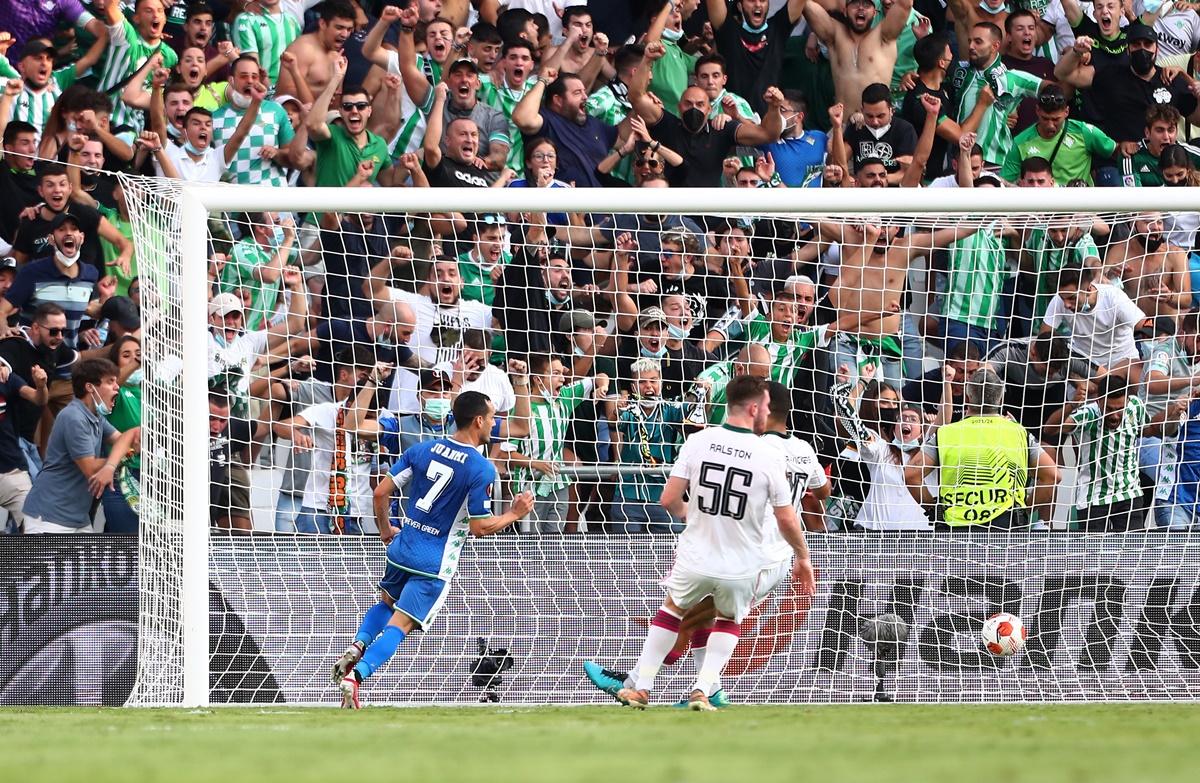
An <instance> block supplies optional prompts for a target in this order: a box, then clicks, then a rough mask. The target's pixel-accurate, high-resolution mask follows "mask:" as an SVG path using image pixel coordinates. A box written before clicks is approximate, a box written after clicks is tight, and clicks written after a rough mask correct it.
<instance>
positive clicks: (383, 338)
mask: <svg viewBox="0 0 1200 783" xmlns="http://www.w3.org/2000/svg"><path fill="white" fill-rule="evenodd" d="M375 344H376V345H378V346H381V347H383V348H394V347H396V343H394V342H393V341H392V338H391V337H388V336H387V335H386V334H381V335H379V336H378V337H376V338H375Z"/></svg>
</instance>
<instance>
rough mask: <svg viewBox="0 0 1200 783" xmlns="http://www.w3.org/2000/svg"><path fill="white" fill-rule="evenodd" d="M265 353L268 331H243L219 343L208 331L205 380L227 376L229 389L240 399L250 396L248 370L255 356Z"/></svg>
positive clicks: (255, 359)
mask: <svg viewBox="0 0 1200 783" xmlns="http://www.w3.org/2000/svg"><path fill="white" fill-rule="evenodd" d="M266 352H267V331H266V330H265V329H262V330H259V331H257V332H244V333H243V334H240V335H238V336H237V337H236V338H235V339H234V340H233V342H231V343H229V345H224V346H223V345H221V344H220V343H219V342H217V338H216V337H215V336H214V335H213V333H212V330H211V329H210V330H209V332H208V379H209V382H210V383H211V382H212V380H213V379H214V378H216V377H218V376H227V377H228V383H229V391H230V393H232V394H234V395H235V396H237V397H240V398H243V399H244V398H248V397H249V395H250V372H251V370H253V369H254V364H255V362H257V361H258V357H259V356H262V355H263V354H264V353H266Z"/></svg>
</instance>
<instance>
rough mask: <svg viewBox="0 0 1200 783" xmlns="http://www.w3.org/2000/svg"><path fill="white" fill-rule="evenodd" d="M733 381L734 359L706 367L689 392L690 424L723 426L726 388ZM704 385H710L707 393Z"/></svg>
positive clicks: (688, 415) (688, 418)
mask: <svg viewBox="0 0 1200 783" xmlns="http://www.w3.org/2000/svg"><path fill="white" fill-rule="evenodd" d="M731 380H733V360H732V359H729V360H726V361H723V362H717V363H716V364H714V365H711V366H710V367H706V368H705V369H704V370H703V371H702V372H701V373H700V374H699V375H697V376H696V381H697V383H695V384H693V385H692V389H691V391H689V392H688V398H689V400H690V402H691V407H690V410H689V411H688V414H687V420H688V423H689V424H695V425H697V426H703V425H704V424H705V423H706V422H707V423H708V424H721V423H722V422H724V421H725V387H726V386H728V385H729V382H730V381H731ZM704 383H707V385H708V391H707V392H706V391H705V390H704V385H703V384H704Z"/></svg>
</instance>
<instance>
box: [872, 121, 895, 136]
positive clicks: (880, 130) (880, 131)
mask: <svg viewBox="0 0 1200 783" xmlns="http://www.w3.org/2000/svg"><path fill="white" fill-rule="evenodd" d="M891 129H892V124H891V123H890V122H889V123H888V124H887V125H884V126H883V127H881V128H871V127H868V128H867V130H868V131H869V132H870V134H871V135H872V136H874V137H875V138H876V139H882V138H883V135H884V134H885V133H887V132H888V131H889V130H891Z"/></svg>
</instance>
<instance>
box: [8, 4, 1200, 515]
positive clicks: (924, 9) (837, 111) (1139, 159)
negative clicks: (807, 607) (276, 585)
mask: <svg viewBox="0 0 1200 783" xmlns="http://www.w3.org/2000/svg"><path fill="white" fill-rule="evenodd" d="M393 2H395V3H396V5H388V4H386V3H384V2H372V1H371V0H358V2H355V1H354V0H326V1H325V2H323V3H320V4H317V2H316V0H251V1H250V2H246V1H245V0H210V2H204V1H203V0H201V1H190V2H185V0H176V1H175V2H172V1H171V0H93V2H81V0H38V1H37V2H33V1H32V0H30V1H28V2H27V1H25V0H17V2H13V3H9V4H7V5H6V6H5V7H3V8H0V54H3V55H4V56H3V57H0V79H3V80H4V90H3V94H2V95H0V128H2V129H3V153H4V164H3V165H2V166H0V194H3V196H2V198H0V251H3V253H0V255H2V256H3V261H2V262H0V316H2V317H3V322H0V330H2V331H3V334H2V335H0V337H3V339H2V340H0V462H2V464H0V506H3V507H4V509H6V510H7V512H8V522H7V530H8V532H19V531H24V532H26V533H44V532H56V533H66V532H79V531H89V532H90V531H92V530H94V529H96V528H97V524H96V520H97V518H98V513H97V510H98V507H102V508H103V515H102V516H103V520H104V522H103V529H104V530H106V531H109V532H133V531H135V530H136V529H137V525H138V513H137V511H138V505H139V491H140V490H139V471H140V460H141V459H142V458H143V457H142V454H141V451H140V438H139V435H140V429H139V425H140V421H141V408H142V389H143V386H144V385H148V384H151V383H156V382H157V383H164V382H169V379H165V378H157V379H152V378H143V373H142V368H141V351H140V347H141V343H140V340H141V336H142V332H141V326H142V323H141V319H142V313H141V283H140V279H139V259H138V257H137V253H135V247H134V243H133V241H132V227H131V223H130V215H129V209H128V205H127V203H126V199H125V194H124V191H123V187H122V181H121V180H120V179H119V178H118V177H116V176H114V174H115V173H116V172H126V173H131V174H140V175H145V176H157V177H166V178H172V179H177V180H184V181H187V182H212V183H215V182H230V183H237V184H247V185H269V186H272V187H279V188H286V187H306V186H331V187H350V188H353V187H361V188H374V187H490V188H502V187H522V188H532V187H539V188H570V187H579V188H582V187H637V188H651V187H652V188H676V187H727V188H830V187H922V186H924V187H951V188H952V187H959V188H984V187H1009V186H1015V187H1055V186H1092V185H1098V186H1124V187H1158V186H1180V185H1196V184H1198V183H1200V174H1197V171H1196V165H1197V162H1198V161H1200V149H1198V148H1196V147H1192V146H1190V145H1188V144H1186V143H1182V142H1181V141H1180V134H1181V132H1182V131H1183V129H1184V128H1186V127H1187V124H1188V123H1189V122H1192V121H1197V120H1198V119H1200V100H1198V98H1200V82H1197V81H1196V80H1195V79H1194V78H1193V76H1192V75H1191V72H1192V71H1193V56H1194V54H1195V53H1196V51H1197V50H1198V49H1200V14H1198V13H1197V10H1198V9H1200V5H1196V4H1193V3H1189V2H1183V1H1182V0H1180V1H1178V2H1165V3H1164V2H1161V0H1133V2H1132V3H1130V2H1129V0H1126V2H1124V3H1122V2H1121V0H1095V1H1094V2H1092V3H1081V2H1078V0H1018V1H1017V2H1010V3H1005V2H1000V3H996V2H994V0H984V2H981V3H978V4H971V3H969V2H967V0H947V2H946V3H941V2H933V0H915V2H914V0H846V1H845V2H843V0H786V2H783V1H782V0H772V1H771V2H768V0H736V1H730V2H727V1H726V0H704V1H702V0H667V1H666V2H659V1H658V0H644V1H641V2H639V1H638V0H592V1H591V2H588V3H586V4H579V5H567V6H566V7H560V6H558V5H555V4H554V3H551V2H548V1H547V0H508V2H504V0H412V1H411V2H408V3H407V4H405V3H404V2H403V0H393ZM914 6H915V7H914ZM1184 135H1185V136H1186V134H1184ZM901 199H902V197H901V196H899V195H897V203H901ZM736 204H737V199H736V194H733V193H731V195H730V199H729V209H730V211H734V212H736ZM1146 207H1147V211H1145V212H1141V213H1138V214H1131V215H1107V216H1097V215H1082V214H1076V215H1055V216H1052V217H1048V218H1046V219H1041V220H1039V219H1036V218H1035V219H1025V220H1019V219H1013V220H1012V221H1009V220H1005V219H1001V218H998V217H991V218H986V219H982V220H978V219H977V220H974V221H973V222H972V221H968V220H965V219H964V220H949V219H947V220H942V221H935V220H933V219H932V218H930V219H928V220H925V221H918V222H915V223H914V222H912V221H908V222H907V223H906V224H902V223H901V221H898V220H887V219H884V220H883V221H882V222H877V221H876V222H873V221H870V220H866V221H863V220H855V221H843V222H811V223H806V222H801V221H796V220H782V219H768V218H755V217H753V216H745V217H744V218H742V219H719V220H718V219H714V218H712V217H706V216H684V215H676V214H664V215H655V214H643V215H598V214H592V215H581V214H567V213H539V214H530V213H521V214H505V213H501V212H498V213H496V214H463V213H454V212H450V213H436V214H425V215H395V214H371V213H366V212H364V213H357V212H355V213H334V212H326V213H314V214H286V213H275V212H254V213H246V214H230V215H216V216H213V219H212V221H211V223H210V228H211V236H212V257H211V262H210V268H209V279H210V292H209V296H210V300H209V310H208V312H209V328H210V342H209V356H208V366H209V376H210V394H209V412H208V413H209V430H210V435H211V464H212V486H213V491H212V521H213V524H214V525H215V526H217V527H220V528H225V529H233V530H249V529H250V528H251V527H252V520H251V506H252V503H251V485H252V483H253V481H252V472H253V471H254V470H255V468H257V467H260V466H262V467H271V468H274V469H275V472H276V474H277V475H278V476H279V477H280V479H281V485H280V487H279V489H278V494H277V501H276V502H275V506H274V511H275V522H274V528H275V529H276V530H278V531H300V532H311V533H316V532H322V533H358V532H363V531H370V530H373V528H374V519H373V512H372V507H371V494H372V487H373V485H374V483H375V481H376V478H377V476H378V475H380V473H381V472H382V470H383V469H384V468H386V464H387V461H388V459H389V455H394V454H396V453H398V451H399V450H402V449H404V448H406V447H407V446H409V445H411V444H413V443H416V442H418V441H420V440H422V439H425V438H431V437H439V436H442V435H444V434H446V433H447V432H450V431H452V429H453V422H452V420H451V417H450V416H449V411H450V407H451V400H452V399H453V398H454V396H455V395H456V394H457V393H458V392H460V391H462V390H464V389H476V390H479V391H482V392H484V393H486V394H487V395H488V396H489V397H490V398H491V399H492V401H493V402H494V404H495V407H496V410H497V411H498V413H499V414H500V417H499V423H498V425H497V431H496V432H495V433H494V434H493V445H492V447H491V456H492V457H493V459H494V460H495V461H496V463H497V465H498V467H499V468H500V470H501V472H502V475H503V476H504V477H505V482H506V487H508V488H509V489H513V488H515V489H531V490H533V491H534V493H535V495H536V497H537V505H536V507H535V510H534V513H533V514H532V515H531V516H530V521H529V522H528V523H527V524H526V525H525V527H524V528H523V529H522V530H523V532H527V533H528V532H534V531H540V532H544V533H545V532H573V531H575V530H577V529H580V527H581V526H579V523H580V522H581V521H586V522H587V529H588V530H597V529H599V530H608V531H635V532H636V531H646V530H648V531H651V532H662V533H669V532H674V531H678V530H680V529H681V527H680V524H681V521H680V520H677V519H673V518H671V517H670V516H669V515H668V514H667V513H666V512H665V511H664V510H663V509H662V508H661V507H660V506H659V505H658V503H657V500H658V496H659V493H660V492H661V489H662V486H663V483H664V482H665V477H666V470H667V469H669V466H670V464H671V463H672V461H673V458H674V455H675V454H676V452H677V449H678V447H679V444H680V443H681V442H682V440H683V438H684V437H685V435H686V434H687V433H688V432H690V431H692V430H694V429H696V428H699V427H704V426H712V425H717V424H720V423H721V422H722V420H723V416H724V404H723V399H724V397H723V394H724V387H725V384H726V383H727V381H728V380H729V379H730V378H731V377H733V376H736V375H738V374H743V373H752V374H756V375H761V376H764V377H770V378H771V379H772V380H776V381H780V382H782V383H783V384H785V385H786V386H788V387H789V388H790V389H791V390H792V392H793V415H792V422H791V423H792V429H793V431H795V432H797V433H799V434H802V435H803V436H804V437H805V438H807V439H810V440H811V441H812V443H813V445H814V446H815V447H816V449H817V452H818V454H820V455H821V459H822V462H823V464H824V465H825V467H826V469H827V471H828V472H829V473H830V475H831V477H832V479H833V487H834V489H833V493H832V498H831V499H830V501H829V502H828V504H827V507H826V510H825V514H824V517H823V518H821V517H820V515H817V516H815V517H812V518H809V519H808V520H807V522H808V524H809V525H810V527H811V528H813V529H828V530H855V529H868V530H898V529H928V528H930V527H931V525H932V520H931V519H930V518H929V516H928V509H927V508H925V507H922V506H921V505H919V504H918V503H917V501H916V499H914V496H913V494H912V493H910V492H909V490H908V489H907V488H906V487H905V478H904V474H905V467H906V465H908V464H909V462H910V461H911V460H912V459H913V455H916V454H919V453H920V452H921V448H922V444H923V443H926V442H928V441H929V440H930V439H931V438H932V436H933V433H934V431H935V430H936V429H937V427H939V426H940V425H942V424H946V423H949V422H953V421H956V420H958V419H960V418H961V417H962V416H963V391H964V384H965V382H966V380H967V379H968V378H969V377H970V376H972V375H973V374H974V373H975V372H976V371H977V370H979V369H980V368H991V370H993V371H994V372H995V373H996V376H995V377H996V378H998V381H997V382H998V383H1002V384H1003V406H1004V409H1005V410H1006V411H1007V412H1008V413H1009V414H1010V415H1011V416H1012V417H1014V418H1015V419H1016V420H1017V421H1019V422H1020V423H1021V424H1023V425H1024V426H1025V427H1026V428H1027V430H1028V431H1029V432H1030V433H1031V434H1032V435H1033V436H1034V437H1035V439H1036V440H1035V443H1040V444H1041V447H1042V448H1043V449H1044V450H1045V451H1046V452H1047V453H1049V454H1050V455H1052V457H1053V459H1054V461H1055V462H1056V463H1058V464H1060V465H1063V466H1070V467H1072V468H1073V469H1074V470H1076V471H1077V473H1078V479H1077V481H1076V482H1075V491H1074V497H1067V498H1064V497H1060V498H1059V500H1058V502H1059V503H1060V504H1062V505H1065V506H1070V507H1072V509H1073V511H1071V512H1070V513H1069V514H1068V515H1067V516H1068V518H1069V519H1070V520H1072V521H1073V524H1074V520H1077V521H1078V525H1079V526H1081V527H1083V528H1085V529H1089V530H1125V529H1134V528H1141V527H1143V526H1146V527H1152V528H1164V529H1165V528H1189V527H1191V526H1192V524H1193V523H1194V519H1195V513H1196V501H1197V494H1198V487H1200V428H1198V427H1197V426H1195V425H1192V423H1191V422H1192V421H1195V420H1197V419H1198V418H1200V401H1197V402H1193V401H1192V399H1191V394H1192V389H1193V387H1194V385H1195V384H1196V383H1197V382H1200V378H1198V377H1197V375H1196V370H1195V369H1194V368H1195V366H1196V359H1197V355H1198V353H1200V342H1198V339H1197V334H1198V333H1200V325H1198V316H1197V310H1196V309H1195V300H1194V297H1193V286H1192V277H1193V274H1194V272H1195V271H1200V254H1196V253H1193V248H1194V241H1195V234H1196V231H1197V228H1198V227H1200V213H1195V212H1165V213H1160V212H1157V211H1153V210H1154V200H1153V199H1147V200H1146ZM189 358H193V359H194V357H189ZM152 456H153V455H147V457H150V458H152ZM1060 494H1066V493H1060ZM1041 500H1045V499H1044V498H1043V499H1041ZM1039 502H1041V501H1040V500H1038V499H1035V506H1036V507H1037V508H1038V511H1039V514H1038V515H1036V516H1035V517H1034V520H1035V521H1036V522H1037V523H1038V524H1040V525H1045V524H1046V523H1047V522H1048V521H1049V518H1050V516H1051V515H1052V513H1053V511H1054V499H1053V498H1050V499H1049V500H1048V501H1046V502H1045V503H1043V504H1042V505H1040V506H1038V503H1039Z"/></svg>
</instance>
